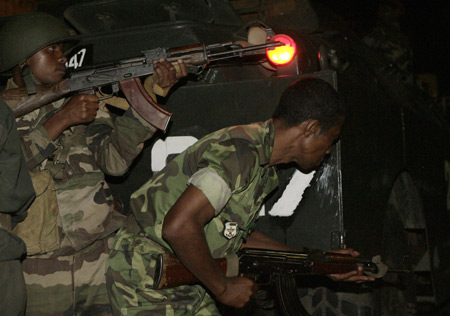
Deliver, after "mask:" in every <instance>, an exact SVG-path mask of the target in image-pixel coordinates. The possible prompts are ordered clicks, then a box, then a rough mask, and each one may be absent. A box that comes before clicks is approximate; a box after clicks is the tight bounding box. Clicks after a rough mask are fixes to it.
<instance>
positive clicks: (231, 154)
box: [188, 139, 259, 214]
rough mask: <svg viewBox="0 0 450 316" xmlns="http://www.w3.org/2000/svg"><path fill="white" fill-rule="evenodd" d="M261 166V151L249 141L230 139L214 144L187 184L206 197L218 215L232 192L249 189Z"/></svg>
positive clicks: (204, 155) (204, 154)
mask: <svg viewBox="0 0 450 316" xmlns="http://www.w3.org/2000/svg"><path fill="white" fill-rule="evenodd" d="M258 164H259V156H258V151H257V150H256V148H255V147H254V146H253V144H251V143H250V142H249V141H246V140H243V139H229V140H226V141H222V142H219V143H211V144H209V146H208V148H207V150H206V151H205V152H204V153H203V154H202V156H201V159H200V161H199V166H200V167H201V169H199V171H197V172H196V173H194V174H193V175H192V176H191V178H190V179H189V180H188V183H189V184H193V185H195V186H196V187H198V188H199V189H200V190H201V191H202V192H203V193H204V194H205V196H206V197H207V198H208V200H209V202H210V203H211V205H212V206H213V207H214V209H215V210H216V214H218V213H219V212H220V210H221V209H222V208H223V207H224V205H225V204H226V203H227V202H228V200H229V198H230V197H231V194H232V193H233V192H237V191H240V190H241V189H243V188H245V187H246V186H247V185H248V183H249V182H250V181H251V178H252V175H253V174H254V172H253V171H254V169H255V168H257V167H258Z"/></svg>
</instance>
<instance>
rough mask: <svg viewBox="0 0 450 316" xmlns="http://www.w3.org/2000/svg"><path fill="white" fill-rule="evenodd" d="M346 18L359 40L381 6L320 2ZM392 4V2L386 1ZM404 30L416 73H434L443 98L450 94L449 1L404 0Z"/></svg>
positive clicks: (362, 0)
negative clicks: (410, 48) (409, 44)
mask: <svg viewBox="0 0 450 316" xmlns="http://www.w3.org/2000/svg"><path fill="white" fill-rule="evenodd" d="M321 2H323V3H324V4H326V5H328V6H329V7H331V8H333V9H334V11H335V12H336V13H338V14H339V15H341V16H343V17H344V18H345V20H346V21H348V23H349V24H350V25H352V29H353V30H355V32H356V33H357V34H358V35H359V36H364V35H365V34H367V33H369V31H370V30H371V28H372V27H373V26H374V25H375V22H376V10H377V6H378V2H380V1H373V0H358V1H355V0H321ZM385 2H389V1H385ZM391 2H395V1H391ZM397 2H400V3H401V4H403V7H404V15H403V17H402V19H401V26H402V30H403V31H404V32H405V33H406V34H407V35H408V37H409V39H410V42H411V45H412V49H413V70H414V73H416V74H420V73H434V74H435V75H436V76H437V77H438V80H439V90H440V94H441V95H449V94H450V60H449V59H450V31H449V30H450V1H448V0H403V1H397Z"/></svg>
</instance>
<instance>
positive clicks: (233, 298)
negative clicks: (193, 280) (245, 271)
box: [216, 277, 257, 308]
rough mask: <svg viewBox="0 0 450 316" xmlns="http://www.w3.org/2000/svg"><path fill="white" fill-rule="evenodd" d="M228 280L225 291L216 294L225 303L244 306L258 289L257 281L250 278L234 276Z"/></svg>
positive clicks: (239, 306)
mask: <svg viewBox="0 0 450 316" xmlns="http://www.w3.org/2000/svg"><path fill="white" fill-rule="evenodd" d="M226 280H227V281H226V284H225V291H223V292H222V293H220V294H216V298H217V300H218V301H220V302H221V303H223V304H225V305H228V306H232V307H237V308H242V307H244V306H245V304H247V303H248V302H249V301H250V298H251V297H252V296H253V294H255V292H256V291H257V286H256V284H255V282H253V280H251V279H249V278H245V277H234V278H226Z"/></svg>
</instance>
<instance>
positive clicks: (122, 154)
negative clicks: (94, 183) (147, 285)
mask: <svg viewBox="0 0 450 316" xmlns="http://www.w3.org/2000/svg"><path fill="white" fill-rule="evenodd" d="M155 131H156V130H155V128H154V127H153V126H151V125H150V124H149V123H147V122H146V121H145V120H144V119H143V118H142V117H141V116H140V115H139V114H138V113H137V112H136V111H135V110H134V109H133V108H129V109H128V110H127V111H126V112H125V113H124V114H123V115H122V116H117V117H111V115H110V114H109V112H108V111H107V109H106V108H105V107H104V106H103V110H99V113H98V114H97V118H96V120H95V121H94V122H93V123H91V124H90V125H89V126H88V129H87V143H88V146H89V148H90V150H91V151H92V152H93V153H94V155H95V159H96V161H97V164H98V166H99V168H100V169H102V171H103V172H105V173H106V174H109V175H113V176H118V175H122V174H124V173H125V172H126V171H127V170H128V168H129V166H130V165H131V163H132V162H133V160H134V159H135V158H136V156H137V155H138V154H139V153H140V152H141V150H142V148H143V147H144V144H143V143H144V141H146V140H147V139H149V138H150V137H151V136H153V134H154V133H155Z"/></svg>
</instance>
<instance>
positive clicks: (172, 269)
mask: <svg viewBox="0 0 450 316" xmlns="http://www.w3.org/2000/svg"><path fill="white" fill-rule="evenodd" d="M216 262H217V263H218V265H219V266H220V268H221V270H222V272H223V273H224V274H225V275H226V276H227V277H235V276H245V277H249V278H251V279H253V280H254V281H255V282H256V283H260V284H261V283H262V284H268V283H274V284H275V288H276V293H277V296H278V300H279V303H280V305H281V307H282V309H283V312H284V313H283V315H291V316H292V315H308V314H307V312H306V311H305V310H304V308H303V306H302V305H301V302H300V301H299V299H298V295H297V287H296V283H295V276H301V275H303V276H306V275H327V274H335V273H347V272H350V271H354V270H357V269H358V266H360V265H361V266H363V268H364V273H365V274H367V275H370V276H372V277H375V278H381V277H383V276H384V275H385V274H386V273H387V272H409V271H406V270H396V269H390V268H388V267H387V266H386V265H385V264H383V263H382V262H381V258H380V256H375V257H373V258H372V259H367V258H362V257H352V256H351V255H348V254H340V253H333V252H325V251H321V250H305V251H301V252H297V251H279V250H269V249H255V248H243V249H242V250H241V251H239V252H238V254H233V255H230V256H228V257H227V258H221V259H216ZM198 283H199V280H198V279H197V278H196V277H195V276H194V275H193V274H192V273H191V272H190V271H189V270H188V269H187V268H186V267H185V266H184V265H183V264H182V263H181V262H180V261H179V260H178V258H177V257H176V256H175V255H172V254H161V255H159V258H158V262H157V266H156V272H155V277H154V285H153V287H154V289H165V288H171V287H176V286H180V285H184V284H198Z"/></svg>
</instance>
